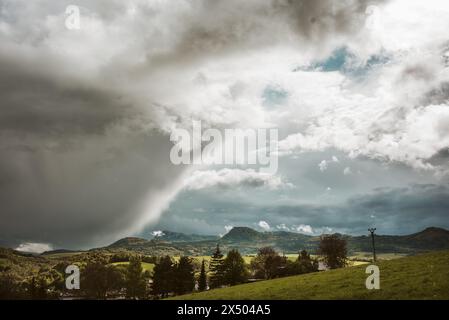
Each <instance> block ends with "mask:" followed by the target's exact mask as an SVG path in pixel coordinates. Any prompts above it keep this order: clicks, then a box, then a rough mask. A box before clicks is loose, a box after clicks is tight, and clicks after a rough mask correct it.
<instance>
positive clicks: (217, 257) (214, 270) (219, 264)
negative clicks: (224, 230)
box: [209, 244, 224, 288]
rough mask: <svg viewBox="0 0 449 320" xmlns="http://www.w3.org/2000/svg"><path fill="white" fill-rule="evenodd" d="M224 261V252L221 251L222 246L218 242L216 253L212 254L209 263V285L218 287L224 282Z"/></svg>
mask: <svg viewBox="0 0 449 320" xmlns="http://www.w3.org/2000/svg"><path fill="white" fill-rule="evenodd" d="M223 262H224V260H223V254H222V253H221V251H220V246H219V245H218V244H217V248H216V250H215V252H214V254H213V255H212V258H211V260H210V265H209V272H210V279H209V286H210V287H211V288H218V287H221V286H222V285H223V284H224V283H223V276H224V270H223Z"/></svg>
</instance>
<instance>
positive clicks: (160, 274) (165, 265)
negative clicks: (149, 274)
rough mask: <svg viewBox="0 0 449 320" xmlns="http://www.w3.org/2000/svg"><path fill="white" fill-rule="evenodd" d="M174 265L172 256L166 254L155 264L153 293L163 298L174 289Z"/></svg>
mask: <svg viewBox="0 0 449 320" xmlns="http://www.w3.org/2000/svg"><path fill="white" fill-rule="evenodd" d="M173 272H174V266H173V262H172V260H171V258H170V257H169V256H166V257H164V258H162V259H161V261H159V263H156V265H155V266H154V274H153V286H152V293H153V294H154V295H156V296H162V298H164V297H166V296H168V294H169V293H170V292H173V291H174V281H173Z"/></svg>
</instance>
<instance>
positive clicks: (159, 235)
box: [151, 230, 164, 237]
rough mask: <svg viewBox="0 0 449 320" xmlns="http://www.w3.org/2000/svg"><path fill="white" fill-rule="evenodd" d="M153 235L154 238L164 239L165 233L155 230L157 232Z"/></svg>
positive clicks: (152, 233)
mask: <svg viewBox="0 0 449 320" xmlns="http://www.w3.org/2000/svg"><path fill="white" fill-rule="evenodd" d="M151 235H152V236H153V237H162V236H163V235H164V232H163V231H161V230H155V231H153V232H151Z"/></svg>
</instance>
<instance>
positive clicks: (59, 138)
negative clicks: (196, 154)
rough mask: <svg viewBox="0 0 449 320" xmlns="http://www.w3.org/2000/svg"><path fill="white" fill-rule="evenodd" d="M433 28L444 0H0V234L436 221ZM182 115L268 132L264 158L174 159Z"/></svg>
mask: <svg viewBox="0 0 449 320" xmlns="http://www.w3.org/2000/svg"><path fill="white" fill-rule="evenodd" d="M69 5H75V6H77V7H78V8H79V10H80V26H79V28H75V29H73V28H68V27H67V25H66V22H67V19H68V17H69V16H70V13H67V12H66V8H67V6H69ZM447 30H449V3H448V2H447V1H445V0H441V1H438V0H428V1H425V2H423V1H420V0H373V1H368V0H346V1H338V2H337V1H332V0H318V1H317V0H297V1H293V0H291V1H289V0H262V1H261V0H248V1H244V2H242V1H237V0H226V1H225V0H215V1H207V0H180V1H176V3H173V2H170V1H167V0H130V1H119V0H91V1H86V0H77V1H74V0H70V1H66V0H61V1H50V0H36V1H25V0H0V97H1V99H0V203H1V207H0V245H1V246H9V247H13V248H17V249H19V250H22V251H33V252H40V251H44V250H49V249H52V248H68V249H76V248H91V247H95V246H103V245H107V244H109V243H111V242H113V241H115V240H117V239H119V238H121V237H125V236H131V235H135V236H142V237H150V236H151V234H152V233H153V232H155V231H160V230H171V231H178V232H185V233H198V234H215V235H222V234H225V233H226V232H227V231H229V230H230V228H232V227H234V226H248V227H252V228H254V229H256V230H259V231H279V230H283V231H292V232H300V233H305V234H314V235H319V234H321V233H329V232H341V233H348V234H365V233H367V228H368V227H372V226H375V227H376V228H377V231H378V233H381V234H407V233H413V232H417V231H420V230H422V229H424V228H426V227H429V226H437V227H443V228H449V219H448V218H449V183H448V182H449V179H448V175H449V36H448V32H447ZM192 121H201V123H202V124H203V126H204V127H205V128H216V129H218V130H226V129H248V128H251V129H272V128H275V129H277V130H278V132H279V143H278V147H279V150H278V152H277V153H276V154H277V156H278V170H277V172H274V173H264V172H261V171H260V170H257V169H254V168H250V167H248V166H242V165H218V164H215V165H206V164H202V165H175V164H173V163H172V162H171V161H170V151H171V150H172V147H173V142H172V141H171V140H170V136H171V135H172V134H173V133H174V132H176V130H179V129H191V127H192Z"/></svg>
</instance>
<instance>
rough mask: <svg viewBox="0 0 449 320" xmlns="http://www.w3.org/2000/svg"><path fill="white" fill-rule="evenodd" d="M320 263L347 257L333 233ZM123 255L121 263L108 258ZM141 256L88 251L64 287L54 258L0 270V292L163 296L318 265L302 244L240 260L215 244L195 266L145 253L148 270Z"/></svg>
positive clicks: (341, 262) (338, 263)
mask: <svg viewBox="0 0 449 320" xmlns="http://www.w3.org/2000/svg"><path fill="white" fill-rule="evenodd" d="M318 253H319V254H320V256H321V258H322V261H323V263H324V264H325V265H326V266H327V267H328V268H330V269H335V268H340V267H344V266H345V265H346V260H347V249H346V241H345V240H344V239H343V238H341V237H339V236H338V235H328V236H323V237H321V240H320V244H319V250H318ZM111 260H113V261H120V262H122V261H127V262H129V263H128V264H127V265H125V266H117V265H113V264H111ZM142 261H143V260H142V258H141V257H138V256H135V255H128V254H126V255H125V254H120V253H119V254H116V255H114V256H112V258H111V257H107V256H105V255H102V254H92V255H91V254H89V255H88V257H87V258H86V260H84V261H82V262H81V265H80V267H81V284H82V285H81V290H80V291H77V292H74V291H71V292H70V293H68V292H67V291H66V290H65V276H66V275H65V268H66V266H67V264H68V262H67V263H62V262H61V263H58V264H57V265H55V266H54V267H53V268H51V269H49V270H46V271H45V270H44V271H45V272H43V273H39V275H38V276H36V277H33V278H31V279H30V280H28V281H25V282H23V281H19V280H18V279H16V278H14V276H13V275H12V274H9V273H2V274H1V275H0V298H1V297H4V298H20V299H28V298H31V299H52V298H58V297H59V295H60V293H64V292H66V293H68V294H73V293H76V294H77V295H80V296H83V297H85V298H92V299H106V298H113V297H120V298H122V297H126V298H128V299H146V298H152V297H156V298H164V297H167V296H169V295H180V294H185V293H189V292H192V291H193V290H195V289H196V290H199V291H204V290H208V289H210V288H212V289H213V288H219V287H223V286H232V285H236V284H240V283H244V282H247V281H248V280H249V279H255V280H260V279H273V278H278V277H284V276H291V275H296V274H304V273H309V272H316V271H318V267H319V264H318V260H317V259H313V258H311V256H310V254H309V253H308V252H307V251H305V250H303V251H301V252H300V253H299V256H298V258H297V259H296V260H294V261H291V260H289V259H287V257H285V256H281V255H280V254H279V253H277V252H276V251H275V250H274V249H273V248H271V247H265V248H261V249H260V250H259V252H258V253H257V255H256V256H255V257H254V258H253V259H252V260H251V262H250V263H249V264H246V263H245V261H244V259H243V257H242V256H241V254H240V253H239V252H238V251H237V250H231V251H229V252H228V254H227V255H226V256H224V255H223V254H222V252H221V250H220V247H219V246H218V245H217V247H216V250H215V252H214V253H213V255H212V256H211V258H210V261H209V263H207V262H206V261H205V260H203V261H202V263H201V267H200V266H199V265H197V264H196V263H195V261H194V260H193V259H191V258H189V257H181V258H180V259H179V261H177V262H175V261H173V260H172V259H171V258H170V257H169V256H166V257H162V258H155V257H146V258H145V261H151V262H155V268H154V270H153V274H151V273H150V272H149V271H144V270H143V269H142V264H141V262H142Z"/></svg>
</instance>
